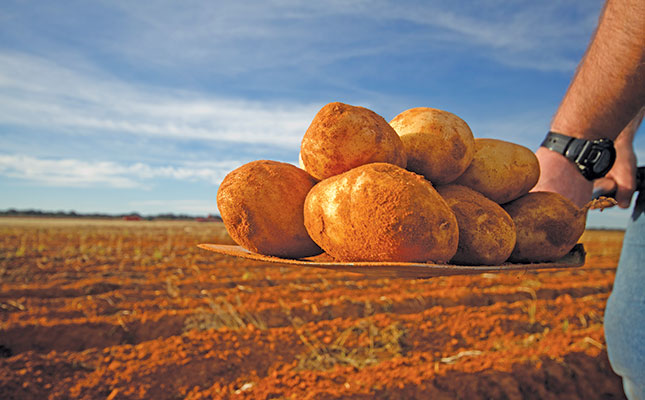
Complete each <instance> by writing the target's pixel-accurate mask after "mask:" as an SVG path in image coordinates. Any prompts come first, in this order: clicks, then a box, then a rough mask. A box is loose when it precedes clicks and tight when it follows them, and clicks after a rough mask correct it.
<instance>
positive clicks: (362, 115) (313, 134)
mask: <svg viewBox="0 0 645 400" xmlns="http://www.w3.org/2000/svg"><path fill="white" fill-rule="evenodd" d="M300 156H301V158H302V164H303V165H304V167H305V170H306V171H307V172H309V173H310V174H311V175H312V176H313V177H314V178H316V179H319V180H322V179H325V178H329V177H331V176H334V175H337V174H340V173H343V172H345V171H349V170H350V169H352V168H355V167H358V166H359V165H363V164H368V163H373V162H386V163H391V164H395V165H398V166H400V167H405V166H406V164H407V157H406V155H405V149H404V148H403V143H402V142H401V139H400V138H399V136H398V135H397V134H396V132H395V131H394V129H392V127H391V126H390V125H389V124H388V123H387V121H385V119H383V117H381V116H380V115H378V114H376V113H375V112H373V111H371V110H368V109H367V108H363V107H355V106H351V105H347V104H343V103H338V102H336V103H329V104H327V105H326V106H324V107H323V108H322V109H321V110H320V111H319V112H318V114H316V116H315V117H314V119H313V121H312V122H311V125H310V126H309V128H308V129H307V131H306V132H305V135H304V137H303V138H302V144H301V146H300Z"/></svg>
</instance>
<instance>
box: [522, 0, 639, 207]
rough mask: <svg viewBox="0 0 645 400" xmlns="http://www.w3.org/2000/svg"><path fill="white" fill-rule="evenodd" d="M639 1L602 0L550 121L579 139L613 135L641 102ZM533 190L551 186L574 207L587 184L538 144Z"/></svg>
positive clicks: (585, 198)
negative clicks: (599, 12)
mask: <svg viewBox="0 0 645 400" xmlns="http://www.w3.org/2000/svg"><path fill="white" fill-rule="evenodd" d="M643 43H645V2H644V1H642V0H608V1H607V2H606V4H605V7H604V9H603V12H602V15H601V17H600V21H599V24H598V28H597V29H596V32H595V34H594V37H593V39H592V41H591V43H590V44H589V47H588V48H587V52H586V53H585V55H584V57H583V59H582V61H581V62H580V65H579V67H578V70H577V71H576V74H575V76H574V78H573V80H572V82H571V85H570V86H569V89H568V90H567V93H566V94H565V96H564V99H563V100H562V103H561V104H560V107H559V108H558V111H557V112H556V114H555V116H554V118H553V121H552V123H551V130H552V131H554V132H559V133H563V134H565V135H569V136H575V137H579V138H585V139H596V138H609V139H616V138H617V137H618V135H619V133H620V132H621V131H622V130H623V129H624V128H625V126H626V125H627V124H628V123H629V122H630V121H631V120H632V119H634V117H635V115H636V114H637V113H638V111H639V110H640V109H641V107H642V106H643V105H644V104H645V46H644V45H643ZM536 155H537V157H538V160H539V161H540V168H541V175H540V180H539V182H538V184H537V186H536V187H535V188H534V190H547V191H555V192H558V193H561V194H563V195H564V196H566V197H568V198H570V199H571V200H572V201H573V202H574V203H576V204H577V205H578V206H582V205H584V204H585V203H586V202H587V201H589V199H590V197H591V190H592V187H593V184H592V183H591V182H589V181H587V180H586V179H585V178H584V177H583V176H582V175H581V174H580V173H579V172H578V171H577V169H576V167H575V166H574V165H573V164H572V163H571V162H569V161H568V160H567V159H565V158H564V157H563V156H562V155H560V154H557V153H555V152H552V151H550V150H547V149H545V148H540V149H538V151H537V152H536Z"/></svg>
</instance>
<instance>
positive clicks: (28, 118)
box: [0, 51, 319, 147]
mask: <svg viewBox="0 0 645 400" xmlns="http://www.w3.org/2000/svg"><path fill="white" fill-rule="evenodd" d="M0 65H2V67H0V89H2V90H0V123H2V124H11V125H20V126H30V127H34V126H40V127H42V128H47V129H48V130H50V131H56V130H63V131H67V132H77V133H82V134H84V135H87V134H92V133H105V132H107V133H110V132H116V133H130V134H133V135H145V136H156V137H173V138H181V139H200V140H206V141H208V140H217V141H229V142H240V143H254V144H261V143H267V144H272V145H279V146H289V147H293V146H298V144H299V142H300V140H301V138H302V135H303V133H304V131H305V130H306V128H307V126H308V124H309V122H311V118H313V115H314V114H315V112H316V111H317V108H318V107H319V105H308V104H304V105H303V104H295V102H276V101H271V102H261V101H248V100H243V99H236V98H223V97H217V96H215V95H206V94H201V93H195V92H189V91H181V90H172V89H162V88H159V87H151V86H145V85H134V84H129V83H126V82H123V81H121V80H119V79H116V78H114V77H111V76H109V75H107V74H105V73H103V72H100V71H91V70H90V71H88V70H81V71H78V70H74V69H72V68H70V67H67V66H64V65H59V64H57V63H55V62H52V61H50V60H46V59H43V58H40V57H36V56H31V55H26V54H21V53H17V52H6V51H5V52H0Z"/></svg>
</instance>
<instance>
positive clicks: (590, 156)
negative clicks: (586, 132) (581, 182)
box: [541, 132, 616, 181]
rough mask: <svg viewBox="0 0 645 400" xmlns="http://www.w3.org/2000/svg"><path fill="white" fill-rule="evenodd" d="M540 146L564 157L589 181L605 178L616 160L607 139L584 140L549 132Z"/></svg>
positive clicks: (613, 150)
mask: <svg viewBox="0 0 645 400" xmlns="http://www.w3.org/2000/svg"><path fill="white" fill-rule="evenodd" d="M541 146H543V147H546V148H547V149H549V150H553V151H555V152H557V153H560V154H562V155H563V156H565V157H566V158H567V159H568V160H570V161H571V162H573V163H574V164H575V165H576V167H578V170H579V171H580V173H581V174H582V175H583V176H584V177H585V178H587V179H588V180H590V181H591V180H594V179H598V178H602V177H603V176H605V175H606V174H607V172H609V170H610V169H611V167H612V165H613V164H614V161H615V159H616V150H615V149H614V145H613V142H612V141H611V140H609V139H597V140H585V139H579V138H574V137H571V136H566V135H563V134H560V133H556V132H549V133H548V134H547V135H546V138H544V141H543V142H542V144H541Z"/></svg>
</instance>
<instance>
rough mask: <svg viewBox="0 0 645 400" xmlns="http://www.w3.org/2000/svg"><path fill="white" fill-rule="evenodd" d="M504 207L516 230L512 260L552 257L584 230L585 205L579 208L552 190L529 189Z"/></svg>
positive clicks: (562, 253) (562, 252) (561, 254)
mask: <svg viewBox="0 0 645 400" xmlns="http://www.w3.org/2000/svg"><path fill="white" fill-rule="evenodd" d="M503 207H504V209H505V210H506V212H508V214H509V215H510V216H511V218H513V222H515V227H516V230H517V241H516V243H515V248H514V249H513V252H512V253H511V256H510V257H509V260H510V261H513V262H537V261H555V260H558V259H560V258H562V257H564V256H565V255H566V254H567V253H568V252H569V251H570V250H571V249H572V248H573V246H575V244H576V243H577V242H578V239H580V236H582V234H583V233H584V230H585V223H586V214H587V209H586V208H584V209H579V208H578V207H576V206H575V205H574V204H573V203H572V202H571V201H570V200H569V199H567V198H566V197H564V196H562V195H560V194H558V193H553V192H531V193H528V194H526V195H524V196H522V197H520V198H519V199H517V200H514V201H512V202H510V203H508V204H504V206H503Z"/></svg>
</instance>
